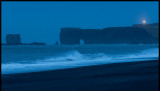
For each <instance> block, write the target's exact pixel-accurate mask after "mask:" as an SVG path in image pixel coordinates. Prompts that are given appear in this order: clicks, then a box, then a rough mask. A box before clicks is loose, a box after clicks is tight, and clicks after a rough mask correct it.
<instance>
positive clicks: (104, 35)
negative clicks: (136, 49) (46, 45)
mask: <svg viewBox="0 0 160 91" xmlns="http://www.w3.org/2000/svg"><path fill="white" fill-rule="evenodd" d="M158 32H159V24H145V25H144V24H137V25H133V26H132V27H110V28H104V29H80V28H62V29H61V32H60V42H61V44H80V40H82V41H83V42H84V44H153V43H159V35H158Z"/></svg>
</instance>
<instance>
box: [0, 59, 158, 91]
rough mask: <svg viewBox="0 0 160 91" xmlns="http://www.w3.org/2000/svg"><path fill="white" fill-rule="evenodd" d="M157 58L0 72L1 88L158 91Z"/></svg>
mask: <svg viewBox="0 0 160 91" xmlns="http://www.w3.org/2000/svg"><path fill="white" fill-rule="evenodd" d="M158 69H159V60H152V61H140V62H128V63H113V64H103V65H94V66H85V67H78V68H69V69H60V70H51V71H41V72H32V73H18V74H1V80H2V81H1V83H2V85H1V86H2V91H158V89H159V87H158V85H159V82H158V78H159V71H158Z"/></svg>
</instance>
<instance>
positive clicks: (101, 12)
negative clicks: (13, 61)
mask: <svg viewBox="0 0 160 91" xmlns="http://www.w3.org/2000/svg"><path fill="white" fill-rule="evenodd" d="M143 20H146V23H148V24H150V23H159V3H158V1H142V2H138V1H137V2H135V1H129V2H125V1H120V2H118V1H114V2H111V1H110V2H109V1H101V2H98V1H97V2H96V1H95V2H93V1H92V2H89V1H88V2H82V1H81V2H80V1H76V2H71V1H68V2H62V1H61V2H55V1H46V2H45V1H21V2H20V1H2V2H1V42H2V43H6V41H5V37H6V35H7V34H21V40H22V43H31V42H45V43H46V44H54V43H55V42H56V41H59V33H60V30H61V28H64V27H74V28H82V29H103V28H106V27H121V26H132V25H133V24H141V23H142V21H143Z"/></svg>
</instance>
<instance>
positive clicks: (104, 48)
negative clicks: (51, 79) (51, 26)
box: [1, 44, 159, 74]
mask: <svg viewBox="0 0 160 91" xmlns="http://www.w3.org/2000/svg"><path fill="white" fill-rule="evenodd" d="M154 60H159V45H158V44H134V45H133V44H110V45H101V44H99V45H98V44H97V45H2V46H1V74H16V73H29V72H39V71H48V70H58V69H67V68H76V67H82V66H91V65H101V64H112V63H125V62H137V61H154Z"/></svg>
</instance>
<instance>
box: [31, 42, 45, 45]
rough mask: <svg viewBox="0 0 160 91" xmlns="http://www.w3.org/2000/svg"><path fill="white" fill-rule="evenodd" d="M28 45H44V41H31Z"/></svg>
mask: <svg viewBox="0 0 160 91" xmlns="http://www.w3.org/2000/svg"><path fill="white" fill-rule="evenodd" d="M28 45H46V44H45V43H42V42H32V43H30V44H28Z"/></svg>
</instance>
